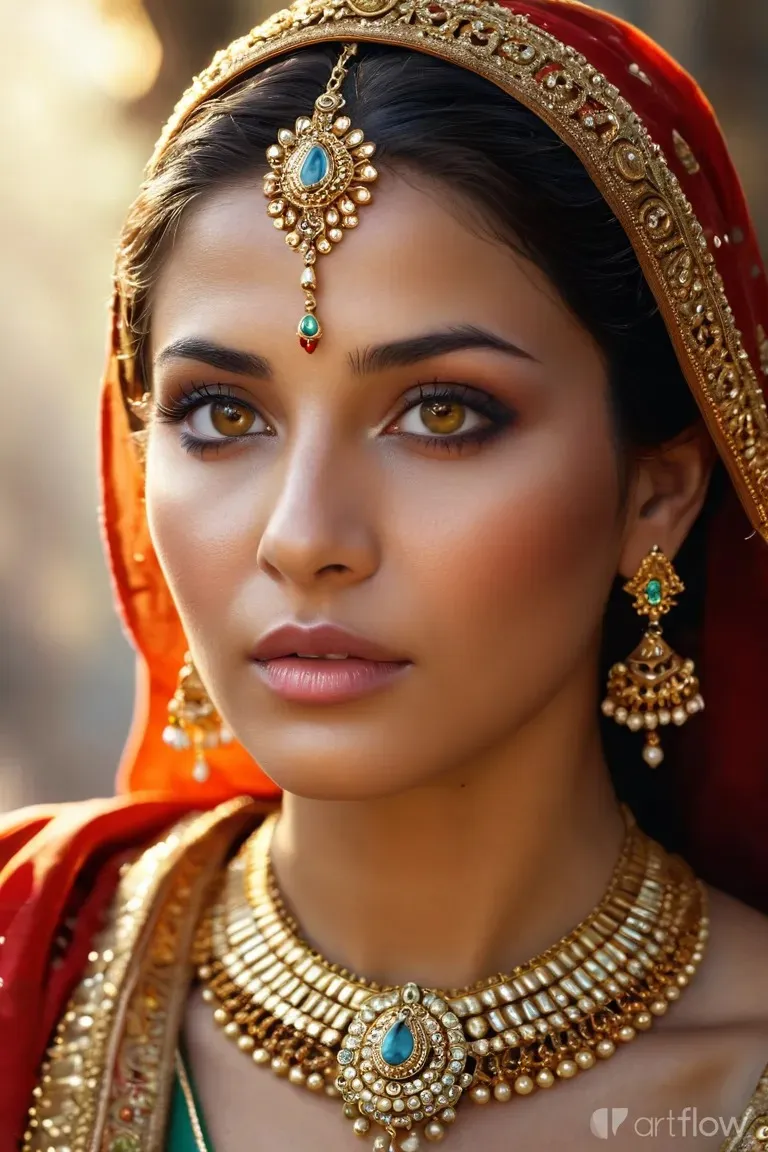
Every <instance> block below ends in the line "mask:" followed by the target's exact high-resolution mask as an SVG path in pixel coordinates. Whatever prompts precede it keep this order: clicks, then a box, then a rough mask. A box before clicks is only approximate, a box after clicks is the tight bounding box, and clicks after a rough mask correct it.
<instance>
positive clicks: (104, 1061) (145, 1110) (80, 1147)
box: [22, 798, 251, 1152]
mask: <svg viewBox="0 0 768 1152" xmlns="http://www.w3.org/2000/svg"><path fill="white" fill-rule="evenodd" d="M250 808H251V803H250V800H248V799H246V798H239V799H236V800H232V801H228V802H226V803H224V804H222V805H220V806H219V807H218V808H215V809H213V810H212V811H210V812H205V813H203V814H202V815H200V814H196V813H194V814H192V815H190V816H187V817H184V818H183V819H182V820H180V821H179V822H178V823H177V824H175V825H174V826H173V827H172V828H171V829H170V830H169V831H167V832H166V833H164V834H163V836H162V837H161V838H159V839H158V840H157V842H156V843H154V844H153V845H151V846H150V847H149V848H147V849H146V850H145V851H144V852H143V853H141V854H140V855H139V856H138V858H137V859H136V860H135V861H133V862H131V863H128V864H125V865H123V868H122V870H121V875H120V881H119V883H118V887H117V891H116V893H115V896H114V898H113V900H112V903H111V906H110V909H109V913H108V916H107V919H106V922H105V924H104V927H103V929H102V930H101V932H100V933H99V935H98V936H97V937H96V938H95V939H94V942H93V948H92V951H91V952H90V954H89V957H88V964H87V967H86V969H85V971H84V973H83V976H82V979H81V980H80V983H79V984H78V985H77V987H76V988H75V990H74V992H73V994H72V996H71V997H70V1000H69V1002H68V1004H67V1007H66V1009H65V1011H64V1014H63V1015H62V1017H61V1020H60V1021H59V1023H58V1027H57V1029H56V1032H55V1034H54V1037H53V1042H52V1043H51V1045H50V1047H49V1049H48V1052H47V1055H46V1059H45V1061H44V1063H43V1065H42V1068H41V1070H40V1079H39V1083H38V1085H37V1087H36V1088H35V1090H34V1094H33V1096H34V1098H33V1102H32V1106H31V1108H30V1110H29V1119H28V1127H27V1131H26V1132H25V1134H24V1138H23V1143H22V1152H90V1150H91V1149H93V1148H99V1149H104V1150H105V1152H160V1150H161V1149H162V1148H164V1147H165V1142H164V1135H165V1120H166V1114H167V1109H168V1104H169V1097H170V1078H171V1074H172V1070H173V1053H174V1051H175V1048H176V1043H177V1031H178V1022H179V1014H180V1011H181V1008H182V1005H183V1001H184V998H185V996H186V990H187V985H188V982H189V978H190V976H191V974H192V970H191V968H190V958H189V957H190V949H191V944H192V937H193V933H194V930H195V924H196V919H197V914H198V911H199V908H200V903H201V901H202V898H203V895H204V894H205V891H206V890H207V887H208V884H209V883H210V879H211V876H212V874H213V872H215V870H216V868H217V867H218V866H219V864H220V861H221V858H222V855H223V853H224V851H225V850H226V847H227V846H228V843H229V838H230V837H231V836H232V835H235V834H237V831H238V830H239V828H240V827H242V823H243V820H244V819H245V818H246V817H247V815H248V812H249V809H250Z"/></svg>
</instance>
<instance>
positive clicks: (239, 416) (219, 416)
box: [211, 400, 256, 436]
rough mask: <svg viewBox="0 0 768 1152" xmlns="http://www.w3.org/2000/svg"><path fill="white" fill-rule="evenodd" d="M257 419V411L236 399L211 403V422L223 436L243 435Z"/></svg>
mask: <svg viewBox="0 0 768 1152" xmlns="http://www.w3.org/2000/svg"><path fill="white" fill-rule="evenodd" d="M255 419H256V414H255V412H252V411H251V410H250V408H246V406H245V405H244V404H238V403H237V401H236V400H227V401H217V402H216V403H215V404H211V424H212V425H213V427H214V428H215V429H216V431H217V432H220V433H221V435H222V436H242V435H243V434H244V433H245V432H247V431H248V430H249V429H250V427H251V425H252V424H253V422H254V420H255Z"/></svg>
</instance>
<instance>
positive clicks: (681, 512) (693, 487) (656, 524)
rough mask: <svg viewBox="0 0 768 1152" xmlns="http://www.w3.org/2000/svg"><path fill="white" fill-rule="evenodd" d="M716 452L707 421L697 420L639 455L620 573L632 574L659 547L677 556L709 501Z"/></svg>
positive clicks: (629, 577) (627, 576) (628, 576)
mask: <svg viewBox="0 0 768 1152" xmlns="http://www.w3.org/2000/svg"><path fill="white" fill-rule="evenodd" d="M716 456H717V453H716V450H715V446H714V444H713V443H712V440H711V438H710V436H709V434H708V432H707V431H706V429H705V427H704V425H703V424H697V425H696V426H695V427H694V428H693V429H688V430H687V431H686V432H685V433H684V435H683V436H681V437H678V438H677V439H676V440H674V441H671V442H670V443H668V444H665V445H663V446H662V447H661V448H659V450H658V451H657V452H654V453H653V454H649V455H645V456H638V457H637V458H636V461H635V477H634V483H633V486H632V495H631V497H630V500H629V505H630V511H629V516H628V519H627V529H626V532H625V535H624V543H623V547H622V552H621V558H620V562H619V573H620V575H622V576H624V577H625V578H627V579H631V577H632V576H633V575H634V573H635V572H637V570H638V568H639V566H640V564H641V563H642V560H643V557H644V556H647V555H648V553H649V552H650V551H651V549H652V548H653V547H655V546H656V547H659V548H661V549H662V551H663V552H664V553H665V554H666V555H667V556H669V557H674V556H675V555H676V553H677V551H678V549H679V548H680V546H681V544H682V543H683V541H684V540H685V538H686V536H687V535H688V533H689V532H690V530H691V528H692V527H693V524H694V522H695V521H696V519H697V517H698V515H699V513H700V512H701V509H702V507H703V505H704V501H705V500H706V496H707V491H708V488H709V481H710V479H711V476H712V470H713V468H714V465H715V460H716Z"/></svg>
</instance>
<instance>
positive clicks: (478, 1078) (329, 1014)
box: [195, 807, 709, 1152]
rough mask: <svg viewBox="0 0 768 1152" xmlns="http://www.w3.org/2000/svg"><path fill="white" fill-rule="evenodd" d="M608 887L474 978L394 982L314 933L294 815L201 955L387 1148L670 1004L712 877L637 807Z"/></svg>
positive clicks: (227, 990) (405, 1144) (247, 1047)
mask: <svg viewBox="0 0 768 1152" xmlns="http://www.w3.org/2000/svg"><path fill="white" fill-rule="evenodd" d="M622 811H623V815H624V819H625V823H626V836H625V840H624V844H623V847H622V851H621V854H620V856H619V859H618V862H617V864H616V867H615V869H614V873H613V876H612V878H611V881H610V884H609V886H608V889H607V891H606V893H605V895H604V897H603V898H602V900H601V901H600V903H599V904H598V905H597V906H596V907H595V908H594V909H593V911H592V912H591V913H590V914H589V916H587V917H586V919H584V920H583V921H582V922H581V923H580V924H579V925H578V926H577V927H576V928H574V929H573V931H572V932H570V933H569V934H568V935H567V936H564V937H563V938H562V939H561V940H559V941H558V942H557V943H556V944H554V945H552V947H551V948H548V949H547V951H546V952H543V953H542V954H541V955H539V956H536V957H535V958H534V959H532V960H530V961H529V962H528V963H526V964H521V965H518V966H517V967H516V968H515V969H513V970H512V971H511V972H509V973H507V974H506V975H496V976H492V977H491V978H490V979H487V980H483V981H480V982H478V983H477V984H474V985H472V986H471V987H469V988H462V989H449V990H442V989H431V988H422V987H419V986H418V985H417V984H415V983H409V984H404V985H403V986H402V987H386V988H384V987H379V986H378V985H377V984H374V983H372V982H370V981H366V980H364V979H362V978H361V977H359V976H356V975H355V974H353V973H351V972H348V971H347V970H346V969H344V968H341V967H339V966H337V965H334V964H331V963H330V962H329V961H327V960H326V959H324V957H323V956H321V955H320V954H319V953H318V952H316V951H315V950H314V949H313V948H312V947H311V946H310V945H309V944H308V943H307V942H306V941H305V940H303V939H302V937H301V933H300V929H299V927H298V925H297V924H296V922H295V920H294V919H293V918H292V916H291V915H290V914H289V912H288V911H287V909H286V908H285V905H284V904H283V901H282V898H281V896H280V892H279V890H278V887H277V884H276V882H275V877H274V875H273V872H272V867H271V863H270V843H271V839H272V834H273V832H274V828H275V823H276V820H277V818H278V814H277V813H275V814H274V815H273V816H270V817H269V818H268V819H267V820H266V821H265V822H264V823H263V824H262V825H261V826H260V828H259V829H258V830H257V831H256V832H255V833H254V834H253V835H252V836H251V837H250V838H249V839H248V840H247V841H246V842H245V844H244V845H243V846H242V848H241V849H240V851H239V852H238V854H237V855H236V856H235V857H234V858H233V859H232V861H231V862H230V863H229V865H228V866H227V868H226V870H225V873H224V875H223V877H222V880H221V884H220V886H219V888H218V889H217V891H216V893H215V896H214V899H213V901H212V903H211V905H210V907H209V909H208V911H207V913H206V915H205V917H204V918H203V921H202V923H201V926H200V930H199V933H198V937H197V941H196V947H195V957H196V961H197V963H198V965H199V967H198V974H199V977H200V979H201V981H202V982H203V983H204V985H205V987H204V990H203V996H204V998H205V999H206V1000H207V1001H208V1002H209V1003H211V1004H213V1005H215V1011H214V1019H215V1021H216V1023H217V1024H219V1025H220V1026H221V1027H222V1028H223V1029H224V1033H225V1035H226V1036H228V1037H230V1038H231V1039H232V1040H233V1041H234V1042H236V1043H237V1046H238V1048H240V1050H241V1051H242V1052H243V1053H245V1054H247V1055H248V1056H249V1058H250V1059H251V1060H252V1061H253V1062H254V1064H257V1065H259V1066H266V1067H271V1069H272V1071H273V1072H274V1073H276V1074H277V1075H278V1076H285V1077H287V1078H288V1080H289V1081H290V1082H291V1083H292V1084H296V1085H298V1086H303V1087H305V1088H307V1089H309V1090H310V1091H313V1092H323V1093H325V1094H326V1095H328V1096H331V1097H337V1098H338V1097H340V1098H341V1101H342V1103H343V1111H344V1115H345V1116H346V1117H347V1118H348V1119H349V1120H350V1121H352V1126H353V1129H354V1131H355V1133H356V1134H357V1135H359V1136H363V1137H365V1136H366V1135H368V1134H375V1133H377V1132H378V1134H377V1135H375V1139H374V1141H373V1147H374V1149H376V1150H377V1152H416V1150H417V1149H418V1148H419V1146H420V1141H421V1137H423V1138H424V1139H426V1140H428V1141H439V1140H442V1139H443V1137H444V1136H445V1134H446V1131H447V1129H448V1127H449V1126H450V1125H451V1124H453V1123H454V1121H455V1120H456V1116H457V1107H458V1106H459V1104H460V1103H461V1100H462V1097H464V1096H465V1095H468V1096H469V1098H470V1099H471V1100H473V1101H474V1102H475V1103H476V1104H486V1103H488V1101H490V1100H492V1099H493V1100H496V1101H502V1102H503V1101H508V1100H511V1099H513V1098H515V1097H524V1096H529V1095H530V1094H531V1093H533V1092H536V1091H539V1090H544V1089H548V1088H551V1087H553V1086H554V1085H555V1084H557V1083H558V1082H559V1081H562V1080H570V1079H572V1078H573V1077H574V1076H577V1075H579V1074H580V1073H581V1072H583V1071H586V1070H587V1069H589V1068H592V1067H593V1066H595V1065H596V1064H598V1063H599V1062H600V1061H601V1060H606V1059H608V1058H609V1057H611V1056H612V1055H613V1054H614V1053H615V1052H616V1051H617V1049H618V1048H619V1047H620V1046H621V1045H623V1044H627V1043H629V1042H630V1041H632V1040H634V1039H635V1038H636V1036H637V1035H638V1034H639V1033H641V1032H645V1031H647V1030H648V1029H649V1028H650V1027H651V1026H652V1024H653V1021H654V1018H655V1017H658V1016H663V1015H664V1013H666V1012H667V1010H668V1008H669V1006H670V1004H671V1003H674V1001H676V1000H677V999H678V998H679V996H680V994H681V991H682V989H683V988H685V987H686V985H687V984H688V982H689V980H690V979H691V977H692V976H693V975H694V974H695V972H696V969H697V966H698V964H699V962H700V961H701V958H702V956H703V953H704V948H705V946H706V940H707V936H708V924H709V921H708V918H707V915H706V912H707V906H706V902H707V896H706V889H705V887H704V885H703V884H702V882H701V881H699V880H698V879H697V878H696V876H695V875H694V874H693V872H692V870H691V869H690V867H689V866H688V865H687V864H686V863H685V862H684V861H683V860H682V859H681V858H680V857H679V856H676V855H673V854H670V853H668V852H667V851H666V850H665V849H664V848H662V847H661V845H660V844H658V843H656V842H655V841H654V840H652V839H651V838H650V837H649V836H647V835H646V834H645V833H644V832H642V831H641V830H640V828H639V827H638V826H637V824H636V822H635V820H634V817H633V816H632V814H631V812H630V811H629V809H628V808H626V807H623V809H622Z"/></svg>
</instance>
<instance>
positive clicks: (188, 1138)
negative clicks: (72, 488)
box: [166, 1052, 213, 1152]
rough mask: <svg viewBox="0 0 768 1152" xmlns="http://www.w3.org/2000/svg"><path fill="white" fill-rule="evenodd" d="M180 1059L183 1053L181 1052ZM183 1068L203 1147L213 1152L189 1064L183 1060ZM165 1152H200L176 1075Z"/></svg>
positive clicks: (208, 1151)
mask: <svg viewBox="0 0 768 1152" xmlns="http://www.w3.org/2000/svg"><path fill="white" fill-rule="evenodd" d="M182 1058H184V1053H183V1052H182ZM184 1067H185V1068H186V1070H187V1079H188V1080H189V1085H190V1088H191V1089H192V1095H193V1097H194V1101H195V1108H196V1110H197V1118H198V1120H199V1121H200V1127H201V1128H202V1130H203V1138H204V1140H205V1147H206V1150H207V1152H213V1145H212V1144H211V1141H210V1137H209V1136H208V1133H207V1132H206V1130H205V1121H204V1119H203V1112H202V1109H201V1107H200V1099H199V1097H198V1095H197V1092H196V1091H195V1086H194V1084H193V1083H192V1077H191V1075H190V1072H189V1063H188V1061H187V1060H186V1059H184ZM166 1147H167V1152H200V1149H199V1145H198V1143H197V1141H196V1140H195V1134H194V1132H193V1131H192V1122H191V1120H190V1117H189V1109H188V1108H187V1101H186V1100H185V1098H184V1092H183V1090H182V1087H181V1081H180V1080H179V1076H178V1073H176V1075H175V1076H174V1078H173V1093H172V1096H171V1114H170V1119H169V1123H168V1140H167V1143H166Z"/></svg>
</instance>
